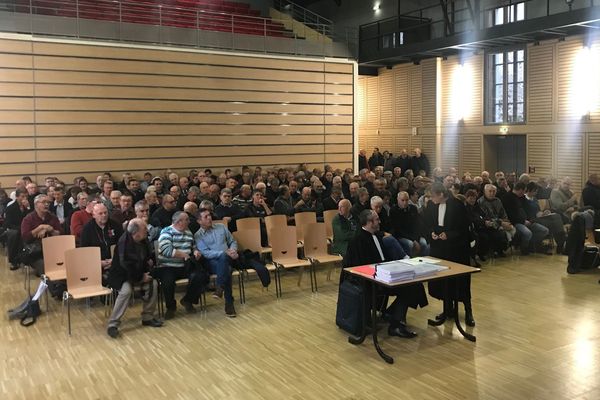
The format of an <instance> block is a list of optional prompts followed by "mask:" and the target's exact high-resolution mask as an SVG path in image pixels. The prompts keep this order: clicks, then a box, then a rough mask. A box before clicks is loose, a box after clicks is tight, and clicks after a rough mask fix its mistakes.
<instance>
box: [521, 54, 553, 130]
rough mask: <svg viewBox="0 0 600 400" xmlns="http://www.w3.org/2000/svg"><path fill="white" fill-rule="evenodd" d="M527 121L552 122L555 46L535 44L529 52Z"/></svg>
mask: <svg viewBox="0 0 600 400" xmlns="http://www.w3.org/2000/svg"><path fill="white" fill-rule="evenodd" d="M527 57H528V58H527V82H528V84H527V89H528V90H527V121H528V122H530V123H542V122H552V119H553V109H554V104H553V102H554V96H553V91H554V88H553V84H554V46H552V45H551V44H548V43H545V44H544V45H539V46H533V47H530V48H529V51H528V52H527Z"/></svg>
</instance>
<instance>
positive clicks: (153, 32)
mask: <svg viewBox="0 0 600 400" xmlns="http://www.w3.org/2000/svg"><path fill="white" fill-rule="evenodd" d="M189 3H190V4H191V5H193V7H190V6H184V5H173V4H172V2H171V4H157V3H149V2H136V1H127V0H123V1H119V0H45V1H38V0H0V31H4V32H18V33H28V34H31V35H51V36H62V37H75V38H85V39H102V40H106V39H108V40H117V41H124V42H145V43H148V42H150V43H157V44H167V45H184V46H193V47H208V48H219V49H227V50H245V51H258V52H268V53H284V54H296V55H318V56H319V55H321V56H332V57H336V56H337V57H347V56H348V54H342V53H343V51H337V54H336V52H335V51H332V49H331V48H332V47H333V46H332V44H327V43H324V42H323V43H316V42H311V43H308V41H306V40H304V39H303V38H300V37H298V36H297V35H296V34H295V33H294V32H291V31H289V30H286V29H285V27H284V24H283V23H284V22H286V21H283V20H276V19H272V18H263V17H260V16H256V15H250V14H251V13H250V12H249V11H248V10H250V9H249V6H247V5H244V4H243V3H239V4H240V5H239V6H237V7H236V6H234V5H233V4H236V3H233V2H229V3H228V5H226V6H223V7H220V6H218V5H215V2H214V1H208V0H193V1H190V2H189ZM225 3H227V2H225ZM179 4H185V2H181V3H179ZM217 4H218V3H217ZM204 6H206V8H205V7H204ZM221 8H222V9H224V10H227V11H219V9H221ZM254 13H255V14H258V12H254ZM314 29H315V30H316V31H317V32H326V31H328V30H329V29H330V28H329V27H326V26H319V25H314ZM336 39H337V40H341V41H342V44H343V46H346V53H347V52H348V51H347V43H346V42H345V40H344V38H343V37H337V38H336ZM290 42H292V43H290ZM357 42H358V41H357ZM338 47H339V46H338ZM338 50H339V49H338Z"/></svg>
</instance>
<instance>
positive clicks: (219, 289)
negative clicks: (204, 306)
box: [212, 286, 223, 299]
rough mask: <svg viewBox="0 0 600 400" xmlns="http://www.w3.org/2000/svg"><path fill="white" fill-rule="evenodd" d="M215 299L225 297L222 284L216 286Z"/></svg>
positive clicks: (213, 295)
mask: <svg viewBox="0 0 600 400" xmlns="http://www.w3.org/2000/svg"><path fill="white" fill-rule="evenodd" d="M212 297H213V299H221V298H223V288H222V287H221V286H218V287H217V288H215V291H214V292H213V294H212Z"/></svg>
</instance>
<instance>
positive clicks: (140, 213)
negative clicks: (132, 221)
mask: <svg viewBox="0 0 600 400" xmlns="http://www.w3.org/2000/svg"><path fill="white" fill-rule="evenodd" d="M133 209H134V210H135V217H136V218H138V219H141V220H142V221H144V222H145V223H146V230H147V231H148V241H149V242H150V243H153V242H154V241H155V240H158V236H159V235H160V228H157V227H156V226H152V225H151V224H150V223H149V222H148V221H149V219H150V218H149V215H150V207H149V206H148V203H147V202H146V200H140V201H138V202H137V203H135V206H134V207H133ZM152 254H154V248H152Z"/></svg>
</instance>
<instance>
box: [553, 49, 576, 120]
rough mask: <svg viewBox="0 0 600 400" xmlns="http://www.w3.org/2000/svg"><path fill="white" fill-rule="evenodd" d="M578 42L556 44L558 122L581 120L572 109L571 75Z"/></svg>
mask: <svg viewBox="0 0 600 400" xmlns="http://www.w3.org/2000/svg"><path fill="white" fill-rule="evenodd" d="M581 47H582V44H581V42H580V41H576V40H568V41H564V42H560V43H558V44H556V49H557V66H558V68H557V69H558V71H557V80H558V82H557V85H558V118H557V119H558V120H559V121H572V120H575V119H579V118H581V116H580V115H576V114H577V113H576V110H575V109H574V107H573V103H574V100H575V98H574V96H575V87H574V85H573V74H574V68H575V60H576V58H577V53H578V51H579V50H580V49H581Z"/></svg>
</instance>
